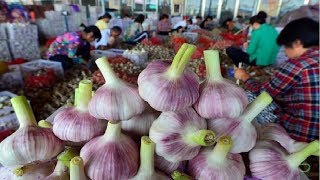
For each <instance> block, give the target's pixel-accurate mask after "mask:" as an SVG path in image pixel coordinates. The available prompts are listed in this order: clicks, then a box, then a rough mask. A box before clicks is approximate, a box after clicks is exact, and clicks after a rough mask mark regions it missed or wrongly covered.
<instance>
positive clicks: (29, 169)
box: [0, 162, 55, 180]
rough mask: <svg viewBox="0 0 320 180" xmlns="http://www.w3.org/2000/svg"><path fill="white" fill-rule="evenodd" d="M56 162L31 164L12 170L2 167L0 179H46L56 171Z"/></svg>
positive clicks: (0, 168)
mask: <svg viewBox="0 0 320 180" xmlns="http://www.w3.org/2000/svg"><path fill="white" fill-rule="evenodd" d="M54 165H55V163H54V162H42V163H34V164H29V165H26V166H23V167H18V168H15V169H11V168H9V167H0V179H4V180H33V179H45V178H46V177H47V176H48V175H49V174H51V173H52V171H53V170H54Z"/></svg>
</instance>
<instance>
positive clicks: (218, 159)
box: [189, 137, 246, 180]
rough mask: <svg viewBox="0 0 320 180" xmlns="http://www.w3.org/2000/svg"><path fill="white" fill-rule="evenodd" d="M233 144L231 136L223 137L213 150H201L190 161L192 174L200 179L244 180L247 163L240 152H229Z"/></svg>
mask: <svg viewBox="0 0 320 180" xmlns="http://www.w3.org/2000/svg"><path fill="white" fill-rule="evenodd" d="M222 141H224V142H222ZM231 146H232V140H231V138H230V137H222V138H221V139H219V141H218V143H217V145H216V146H215V147H214V149H213V150H212V148H205V149H203V150H201V152H200V153H199V154H198V155H197V156H196V157H195V158H194V159H192V160H191V161H189V173H190V175H191V176H192V177H193V178H194V179H198V180H206V179H215V180H243V178H244V175H245V173H246V168H245V165H244V163H243V160H242V157H241V155H240V154H231V153H229V150H230V148H231Z"/></svg>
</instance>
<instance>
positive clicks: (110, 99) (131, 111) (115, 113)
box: [89, 58, 145, 121]
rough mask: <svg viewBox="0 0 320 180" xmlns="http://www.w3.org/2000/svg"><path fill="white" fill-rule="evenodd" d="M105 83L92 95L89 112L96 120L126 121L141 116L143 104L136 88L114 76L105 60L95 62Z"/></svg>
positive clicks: (100, 59)
mask: <svg viewBox="0 0 320 180" xmlns="http://www.w3.org/2000/svg"><path fill="white" fill-rule="evenodd" d="M96 64H97V65H98V67H99V69H100V71H101V73H102V75H103V77H104V78H105V79H106V83H105V84H104V85H103V86H102V87H100V88H99V89H98V90H97V91H96V92H95V94H94V95H93V97H92V99H91V101H90V103H89V112H90V114H91V115H92V116H94V117H95V118H98V119H110V120H113V121H121V120H128V119H130V118H132V117H133V116H135V115H138V114H141V113H142V112H143V111H144V109H145V102H144V101H143V100H142V99H141V97H140V95H139V93H138V89H137V87H136V86H134V85H132V84H129V83H126V82H124V81H123V80H121V79H120V78H118V77H117V76H116V74H115V73H114V72H113V70H112V68H111V67H110V65H109V63H108V62H107V60H106V58H99V59H97V60H96Z"/></svg>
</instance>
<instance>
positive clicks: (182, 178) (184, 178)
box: [171, 171, 192, 180]
mask: <svg viewBox="0 0 320 180" xmlns="http://www.w3.org/2000/svg"><path fill="white" fill-rule="evenodd" d="M171 177H172V179H173V180H191V179H192V178H191V177H190V176H189V175H187V174H185V173H181V172H179V171H173V173H172V174H171Z"/></svg>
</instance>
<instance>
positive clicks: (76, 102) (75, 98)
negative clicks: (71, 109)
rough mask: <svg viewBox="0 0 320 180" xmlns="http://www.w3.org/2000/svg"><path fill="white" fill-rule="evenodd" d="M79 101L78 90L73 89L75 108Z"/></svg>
mask: <svg viewBox="0 0 320 180" xmlns="http://www.w3.org/2000/svg"><path fill="white" fill-rule="evenodd" d="M78 99H79V88H75V89H74V103H73V105H74V106H75V107H76V106H77V104H78Z"/></svg>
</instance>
